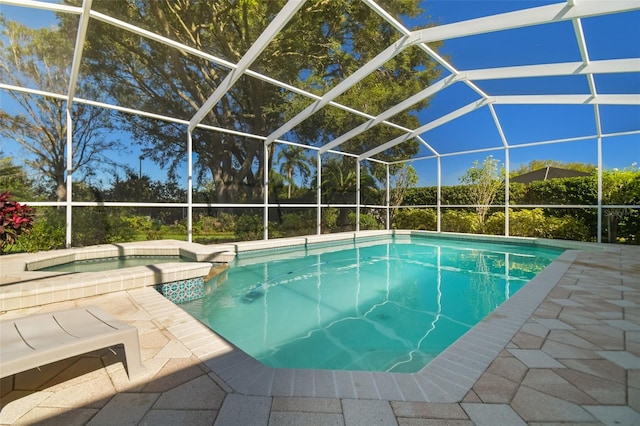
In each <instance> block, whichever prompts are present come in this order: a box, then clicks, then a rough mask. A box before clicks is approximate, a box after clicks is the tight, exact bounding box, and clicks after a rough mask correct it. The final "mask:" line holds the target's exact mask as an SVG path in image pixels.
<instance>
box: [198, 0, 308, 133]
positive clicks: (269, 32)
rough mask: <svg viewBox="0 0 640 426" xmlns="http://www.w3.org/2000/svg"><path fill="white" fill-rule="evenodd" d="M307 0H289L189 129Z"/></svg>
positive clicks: (211, 107) (212, 105)
mask: <svg viewBox="0 0 640 426" xmlns="http://www.w3.org/2000/svg"><path fill="white" fill-rule="evenodd" d="M305 1H306V0H289V1H288V2H287V4H285V5H284V6H283V7H282V9H280V12H278V14H277V15H276V17H275V18H273V20H272V21H271V22H270V23H269V25H268V26H267V28H265V30H264V31H263V32H262V34H260V37H258V39H257V40H256V41H255V42H254V43H253V44H252V45H251V47H250V48H249V50H247V52H246V53H245V54H244V56H243V57H242V59H240V61H238V64H237V65H236V67H235V68H234V69H232V70H231V72H230V73H229V74H227V76H226V77H225V78H224V80H223V81H222V82H221V83H220V85H218V87H216V89H215V91H214V92H213V93H212V94H211V96H209V99H207V101H206V102H205V103H204V104H203V105H202V106H201V107H200V109H199V110H198V111H197V112H196V113H195V115H194V116H193V118H191V120H190V121H189V131H192V130H193V129H194V128H195V127H196V125H198V124H199V123H200V122H201V121H202V119H203V118H204V117H205V116H206V115H207V114H208V113H209V112H210V111H211V110H212V109H213V107H214V106H215V105H216V104H217V103H218V101H220V99H222V97H223V96H224V95H225V94H226V93H227V92H228V91H229V90H230V89H231V87H232V86H233V85H234V84H235V82H236V81H238V79H239V78H240V77H241V76H242V75H243V74H244V72H245V71H246V70H247V69H248V68H249V67H250V66H251V64H252V63H253V62H254V61H255V60H256V59H257V58H258V56H260V54H261V53H262V51H263V50H264V49H266V47H267V46H268V45H269V43H271V41H272V40H273V39H274V38H275V36H276V35H278V34H279V33H280V31H281V30H282V28H284V26H285V25H286V24H287V23H288V22H289V21H290V20H291V18H292V17H293V15H295V14H296V12H297V11H298V10H300V8H301V7H302V5H303V4H304V2H305Z"/></svg>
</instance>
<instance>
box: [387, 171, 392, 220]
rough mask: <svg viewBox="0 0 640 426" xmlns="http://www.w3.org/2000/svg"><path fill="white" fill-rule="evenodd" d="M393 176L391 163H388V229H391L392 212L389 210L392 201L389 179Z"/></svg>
mask: <svg viewBox="0 0 640 426" xmlns="http://www.w3.org/2000/svg"><path fill="white" fill-rule="evenodd" d="M390 178H391V176H390V175H389V163H387V231H388V230H389V229H391V214H390V211H389V208H390V207H389V204H390V203H391V182H389V179H390Z"/></svg>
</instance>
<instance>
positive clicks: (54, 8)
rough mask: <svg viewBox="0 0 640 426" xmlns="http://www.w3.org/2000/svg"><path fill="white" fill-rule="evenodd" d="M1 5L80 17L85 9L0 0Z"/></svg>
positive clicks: (30, 0) (64, 5)
mask: <svg viewBox="0 0 640 426" xmlns="http://www.w3.org/2000/svg"><path fill="white" fill-rule="evenodd" d="M0 4H6V5H9V6H20V7H29V8H32V9H40V10H50V11H52V12H63V13H73V14H75V15H80V14H81V13H82V10H83V8H82V7H78V6H68V5H66V4H57V3H45V2H43V1H33V0H0Z"/></svg>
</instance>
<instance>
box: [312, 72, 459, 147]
mask: <svg viewBox="0 0 640 426" xmlns="http://www.w3.org/2000/svg"><path fill="white" fill-rule="evenodd" d="M456 81H457V80H456V76H455V75H450V76H448V77H447V78H444V79H442V80H440V81H438V82H436V83H434V84H432V85H431V86H429V87H427V88H426V89H424V90H422V91H420V92H418V93H416V94H415V95H413V96H411V97H409V98H407V99H405V100H404V101H402V102H400V103H399V104H397V105H395V106H393V107H392V108H390V109H388V110H386V111H384V112H383V113H381V114H379V115H378V116H376V117H375V118H373V119H371V120H369V121H367V122H365V123H362V124H361V125H359V126H358V127H355V128H353V129H352V130H350V131H348V132H347V133H345V134H343V135H341V136H339V137H337V138H336V139H334V140H332V141H331V142H329V143H327V144H326V145H323V146H322V148H320V153H324V152H326V151H328V150H330V149H333V148H335V147H337V146H338V145H341V144H343V143H344V142H346V141H348V140H349V139H352V138H354V137H356V136H358V135H359V134H361V133H363V132H365V131H366V130H368V129H370V128H372V127H373V126H376V125H378V124H380V123H382V122H383V121H384V120H387V119H389V118H391V117H393V116H394V115H396V114H398V113H400V112H402V111H404V110H406V109H407V108H410V107H411V106H412V105H415V104H417V103H418V102H421V101H423V100H425V99H427V98H428V97H430V96H433V95H434V94H436V93H437V92H439V91H440V90H442V89H444V88H445V87H448V86H449V85H451V84H452V83H454V82H456Z"/></svg>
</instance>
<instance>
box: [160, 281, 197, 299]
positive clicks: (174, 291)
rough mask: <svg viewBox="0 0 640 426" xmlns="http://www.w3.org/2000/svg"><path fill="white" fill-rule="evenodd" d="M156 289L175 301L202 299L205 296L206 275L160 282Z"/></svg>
mask: <svg viewBox="0 0 640 426" xmlns="http://www.w3.org/2000/svg"><path fill="white" fill-rule="evenodd" d="M156 290H158V291H159V292H160V294H162V295H163V296H164V297H166V298H167V299H169V300H170V301H172V302H173V303H184V302H190V301H192V300H196V299H202V298H203V297H204V277H197V278H191V279H188V280H180V281H172V282H169V283H163V284H158V285H156Z"/></svg>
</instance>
